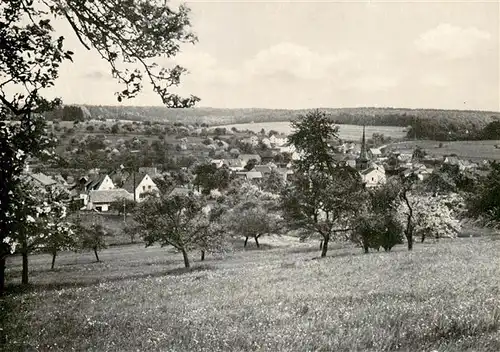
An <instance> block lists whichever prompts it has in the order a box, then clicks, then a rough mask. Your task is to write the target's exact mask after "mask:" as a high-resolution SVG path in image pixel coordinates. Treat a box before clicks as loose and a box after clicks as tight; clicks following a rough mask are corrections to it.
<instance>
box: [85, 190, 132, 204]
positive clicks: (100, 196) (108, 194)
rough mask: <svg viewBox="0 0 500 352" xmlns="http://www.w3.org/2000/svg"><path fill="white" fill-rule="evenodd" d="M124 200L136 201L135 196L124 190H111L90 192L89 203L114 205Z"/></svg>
mask: <svg viewBox="0 0 500 352" xmlns="http://www.w3.org/2000/svg"><path fill="white" fill-rule="evenodd" d="M122 198H126V199H130V200H132V199H134V196H133V195H132V194H130V193H129V192H127V191H126V190H124V189H123V188H117V189H110V190H105V191H90V193H89V201H90V202H92V203H94V204H96V203H112V202H114V201H117V200H120V199H122Z"/></svg>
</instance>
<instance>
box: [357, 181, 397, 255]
mask: <svg viewBox="0 0 500 352" xmlns="http://www.w3.org/2000/svg"><path fill="white" fill-rule="evenodd" d="M365 193H366V195H365V196H364V197H363V198H364V199H365V202H364V204H362V206H361V211H360V212H359V215H358V217H357V219H356V220H355V223H356V226H354V231H353V235H352V240H353V241H354V242H355V243H359V244H360V245H362V247H363V249H364V251H365V253H368V249H369V248H374V249H377V250H378V249H379V248H380V247H382V248H384V250H385V251H390V250H391V249H392V247H394V246H395V245H396V244H400V243H402V239H403V226H402V222H401V219H400V217H399V216H398V212H397V210H398V208H399V207H400V204H401V199H400V193H399V188H398V184H397V181H396V180H394V179H389V180H388V182H387V183H386V184H384V185H382V186H380V187H377V188H372V189H367V190H366V191H365Z"/></svg>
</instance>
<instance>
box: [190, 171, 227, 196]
mask: <svg viewBox="0 0 500 352" xmlns="http://www.w3.org/2000/svg"><path fill="white" fill-rule="evenodd" d="M194 175H195V178H194V185H195V186H197V187H198V191H199V189H200V187H201V189H202V190H201V191H202V193H203V194H210V191H212V190H214V189H219V190H222V189H224V188H227V186H228V185H229V180H230V176H231V175H230V172H229V169H228V168H226V167H221V168H217V166H215V165H214V164H201V165H198V166H197V167H196V168H195V170H194Z"/></svg>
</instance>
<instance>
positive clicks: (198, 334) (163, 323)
mask: <svg viewBox="0 0 500 352" xmlns="http://www.w3.org/2000/svg"><path fill="white" fill-rule="evenodd" d="M262 243H263V245H262V246H261V249H258V250H256V248H255V245H254V244H253V243H252V244H251V246H250V248H248V249H247V250H243V249H242V241H238V242H237V243H235V246H234V248H233V250H232V251H231V252H229V253H227V254H226V255H225V257H224V258H221V257H214V256H208V258H207V260H205V262H203V263H202V262H199V261H198V260H197V259H199V258H196V257H198V255H199V253H191V257H192V259H196V260H194V262H195V263H193V264H194V265H193V268H192V269H191V270H190V271H186V270H184V269H182V256H181V255H180V254H177V253H175V252H173V251H172V250H171V249H169V248H159V247H151V248H147V249H144V247H143V246H142V245H129V246H122V247H112V248H110V249H107V250H105V251H103V252H102V253H101V255H100V256H101V259H102V262H101V263H96V262H94V259H93V257H92V255H91V254H73V253H65V254H63V255H61V256H60V257H58V259H57V263H56V269H55V270H54V271H50V270H49V267H50V256H47V255H38V256H33V257H31V262H30V264H31V282H32V287H31V288H30V289H29V290H27V291H24V292H15V293H11V294H10V295H8V296H6V297H5V298H3V302H2V319H3V335H4V336H3V339H4V350H6V351H20V350H23V351H48V350H50V351H71V350H74V351H82V350H88V351H361V350H363V351H396V350H398V351H434V350H437V351H499V350H500V256H499V255H498V253H499V250H500V240H498V237H489V236H488V237H478V238H460V239H455V240H441V241H440V242H437V243H424V244H417V245H416V248H415V250H414V251H413V252H408V251H406V249H405V248H404V246H398V247H396V248H395V250H394V251H393V252H392V253H385V252H373V253H370V254H368V255H365V254H362V251H361V249H359V248H354V247H353V246H351V245H348V244H343V245H337V246H332V248H331V249H330V251H329V255H328V257H327V258H324V259H321V260H319V259H317V258H316V257H317V256H318V255H319V250H318V242H317V241H313V242H309V243H299V242H298V241H297V240H296V239H293V238H288V237H267V238H265V239H263V240H262ZM249 245H250V243H249ZM20 269H21V262H20V260H19V258H10V260H9V263H8V270H7V275H8V277H7V283H8V284H10V285H12V284H13V283H15V282H19V281H20ZM0 346H1V345H0Z"/></svg>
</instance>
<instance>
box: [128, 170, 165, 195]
mask: <svg viewBox="0 0 500 352" xmlns="http://www.w3.org/2000/svg"><path fill="white" fill-rule="evenodd" d="M134 177H135V179H134ZM134 186H135V187H134ZM123 189H125V190H126V191H127V192H129V193H131V194H132V196H133V197H134V194H135V197H134V198H135V199H134V200H135V201H136V202H142V200H143V199H144V197H145V195H146V194H148V193H159V192H160V190H159V189H158V186H157V185H156V184H155V183H154V181H153V179H152V178H151V177H150V176H149V175H148V174H144V173H138V174H136V175H135V176H134V175H133V174H132V175H130V176H129V177H128V178H127V180H126V181H125V183H124V184H123Z"/></svg>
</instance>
